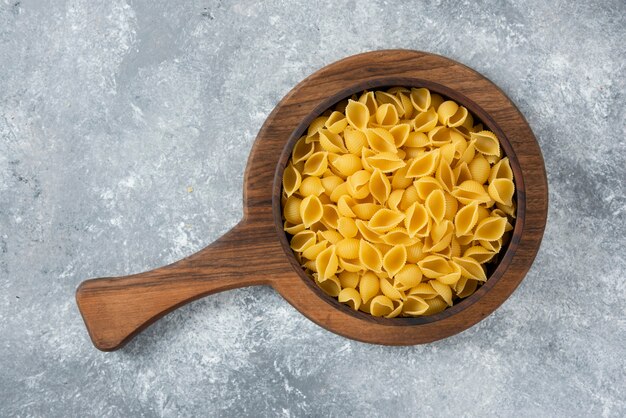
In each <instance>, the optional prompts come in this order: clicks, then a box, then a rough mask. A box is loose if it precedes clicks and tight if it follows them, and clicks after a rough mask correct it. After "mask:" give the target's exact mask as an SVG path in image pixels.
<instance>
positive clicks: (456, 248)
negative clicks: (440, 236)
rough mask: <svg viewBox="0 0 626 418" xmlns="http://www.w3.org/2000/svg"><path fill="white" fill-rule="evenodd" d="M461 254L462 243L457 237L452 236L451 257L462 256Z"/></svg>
mask: <svg viewBox="0 0 626 418" xmlns="http://www.w3.org/2000/svg"><path fill="white" fill-rule="evenodd" d="M460 256H461V244H460V243H459V240H458V239H456V237H452V240H451V241H450V257H460Z"/></svg>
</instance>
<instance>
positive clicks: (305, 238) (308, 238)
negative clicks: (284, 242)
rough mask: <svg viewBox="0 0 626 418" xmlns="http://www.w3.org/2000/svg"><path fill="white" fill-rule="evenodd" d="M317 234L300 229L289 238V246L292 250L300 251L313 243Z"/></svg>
mask: <svg viewBox="0 0 626 418" xmlns="http://www.w3.org/2000/svg"><path fill="white" fill-rule="evenodd" d="M316 241H317V235H316V234H315V232H313V231H307V230H305V231H301V232H298V233H297V234H296V235H294V236H293V238H291V242H290V244H289V246H290V247H291V249H292V250H294V251H298V252H302V251H304V250H306V249H307V248H309V247H311V246H313V245H315V242H316Z"/></svg>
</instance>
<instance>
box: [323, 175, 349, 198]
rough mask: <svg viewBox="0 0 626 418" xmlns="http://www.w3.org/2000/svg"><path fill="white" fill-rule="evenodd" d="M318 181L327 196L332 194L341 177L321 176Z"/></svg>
mask: <svg viewBox="0 0 626 418" xmlns="http://www.w3.org/2000/svg"><path fill="white" fill-rule="evenodd" d="M320 181H321V182H322V187H324V193H326V194H327V195H328V196H330V195H331V194H332V192H333V190H335V188H336V187H337V186H339V185H340V184H341V183H343V179H342V178H341V177H339V176H328V177H322V179H321V180H320Z"/></svg>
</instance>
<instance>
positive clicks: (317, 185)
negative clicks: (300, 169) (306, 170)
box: [300, 177, 326, 197]
mask: <svg viewBox="0 0 626 418" xmlns="http://www.w3.org/2000/svg"><path fill="white" fill-rule="evenodd" d="M325 191H326V189H324V186H322V180H320V178H319V177H307V178H305V179H304V180H302V182H301V183H300V194H301V195H302V196H303V197H307V196H319V195H321V194H322V193H324V192H325Z"/></svg>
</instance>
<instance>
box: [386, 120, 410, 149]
mask: <svg viewBox="0 0 626 418" xmlns="http://www.w3.org/2000/svg"><path fill="white" fill-rule="evenodd" d="M410 132H411V125H409V124H408V123H401V124H399V125H396V126H394V127H393V128H391V129H389V133H390V134H391V135H392V136H393V141H394V144H395V146H396V147H397V148H400V147H401V146H403V145H404V143H405V142H406V140H407V139H408V138H409V133H410Z"/></svg>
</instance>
